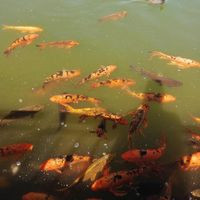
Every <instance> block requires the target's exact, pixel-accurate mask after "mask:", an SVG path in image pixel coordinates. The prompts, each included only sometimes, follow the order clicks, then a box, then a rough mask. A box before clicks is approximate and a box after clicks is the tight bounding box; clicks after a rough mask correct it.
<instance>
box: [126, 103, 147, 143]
mask: <svg viewBox="0 0 200 200" xmlns="http://www.w3.org/2000/svg"><path fill="white" fill-rule="evenodd" d="M148 111H149V106H148V105H147V104H142V105H141V106H139V107H138V108H137V110H136V111H135V112H133V113H131V114H132V116H133V117H132V120H131V122H130V125H129V133H128V142H129V147H131V141H132V134H133V133H135V132H138V131H139V132H141V131H142V126H143V127H144V128H145V127H146V126H147V113H148Z"/></svg>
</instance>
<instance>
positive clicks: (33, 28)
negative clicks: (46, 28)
mask: <svg viewBox="0 0 200 200" xmlns="http://www.w3.org/2000/svg"><path fill="white" fill-rule="evenodd" d="M3 30H15V31H20V32H21V33H37V32H42V31H43V29H42V28H40V27H36V26H7V25H3Z"/></svg>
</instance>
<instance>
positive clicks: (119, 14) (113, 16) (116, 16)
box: [99, 11, 128, 22]
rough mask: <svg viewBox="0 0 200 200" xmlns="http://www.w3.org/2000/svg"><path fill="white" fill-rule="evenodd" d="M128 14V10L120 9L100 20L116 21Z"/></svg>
mask: <svg viewBox="0 0 200 200" xmlns="http://www.w3.org/2000/svg"><path fill="white" fill-rule="evenodd" d="M127 15H128V12H127V11H119V12H116V13H113V14H111V15H107V16H104V17H102V18H100V19H99V21H100V22H105V21H115V20H119V19H122V18H124V17H126V16H127Z"/></svg>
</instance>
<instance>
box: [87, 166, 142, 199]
mask: <svg viewBox="0 0 200 200" xmlns="http://www.w3.org/2000/svg"><path fill="white" fill-rule="evenodd" d="M145 171H146V168H142V167H141V168H139V169H132V170H128V171H118V172H114V173H110V174H108V175H106V176H103V177H101V178H99V179H97V180H96V181H95V182H94V183H93V184H92V186H91V190H92V191H95V192H97V191H102V190H103V191H109V192H112V193H113V194H114V195H116V196H123V195H125V194H126V192H124V191H119V190H117V188H119V187H122V186H123V185H124V184H128V183H130V182H132V181H133V179H134V178H135V177H138V176H140V175H142V174H143V173H144V172H145Z"/></svg>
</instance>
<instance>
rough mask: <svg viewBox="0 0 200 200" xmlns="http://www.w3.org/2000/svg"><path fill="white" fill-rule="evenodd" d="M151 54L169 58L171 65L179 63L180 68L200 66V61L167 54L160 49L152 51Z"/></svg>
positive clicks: (165, 58)
mask: <svg viewBox="0 0 200 200" xmlns="http://www.w3.org/2000/svg"><path fill="white" fill-rule="evenodd" d="M151 56H152V57H154V56H157V57H159V58H160V59H164V60H168V61H169V65H177V66H178V67H179V68H180V69H188V68H191V67H200V62H197V61H195V60H191V59H188V58H182V57H176V56H171V55H167V54H165V53H162V52H160V51H152V53H151Z"/></svg>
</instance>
